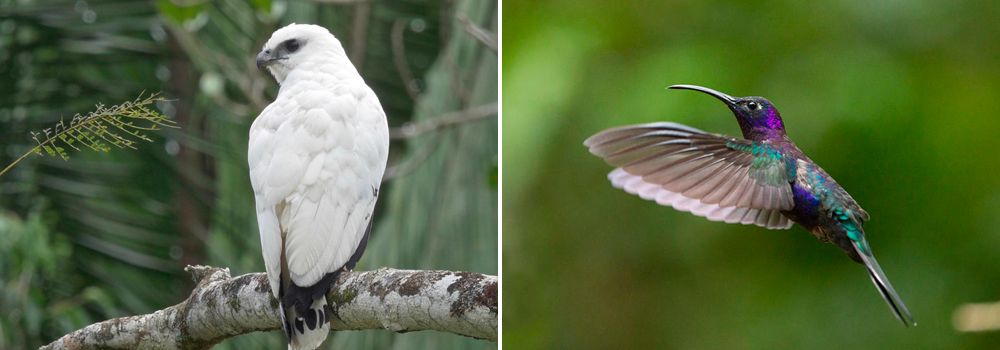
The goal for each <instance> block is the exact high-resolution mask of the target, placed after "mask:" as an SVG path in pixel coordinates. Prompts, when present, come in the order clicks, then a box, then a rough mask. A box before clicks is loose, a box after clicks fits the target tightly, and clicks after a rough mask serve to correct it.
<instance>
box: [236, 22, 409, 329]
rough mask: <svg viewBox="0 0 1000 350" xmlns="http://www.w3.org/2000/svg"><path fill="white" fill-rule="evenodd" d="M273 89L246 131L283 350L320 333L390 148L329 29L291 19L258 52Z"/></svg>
mask: <svg viewBox="0 0 1000 350" xmlns="http://www.w3.org/2000/svg"><path fill="white" fill-rule="evenodd" d="M257 67H258V68H260V69H263V68H265V67H266V68H267V70H268V71H270V73H271V74H272V75H273V76H274V78H275V79H276V80H277V81H278V84H279V85H280V89H279V90H278V97H277V98H276V99H275V101H274V102H272V103H271V104H270V105H268V106H267V108H264V111H263V112H261V113H260V116H258V117H257V119H256V120H255V121H254V122H253V126H251V127H250V147H249V152H248V153H249V154H248V160H249V162H250V182H251V184H252V185H253V190H254V198H255V199H256V202H257V223H258V226H259V228H260V243H261V248H262V250H263V253H264V263H265V266H266V268H267V277H268V280H269V281H270V284H271V291H272V293H273V294H274V296H275V297H276V298H277V299H278V301H279V302H280V305H281V310H282V323H283V328H284V331H285V335H287V336H288V344H289V345H288V347H289V349H315V348H316V347H318V346H319V345H320V344H321V343H322V342H323V340H324V339H326V336H327V334H328V333H329V329H330V325H329V321H330V317H332V316H333V315H332V314H331V308H330V307H329V306H327V303H326V297H325V295H326V292H327V291H328V290H329V288H330V285H331V283H333V282H335V281H336V280H337V276H338V275H339V274H340V272H341V271H345V270H349V269H352V268H354V265H355V264H356V263H357V261H358V259H359V258H360V257H361V254H362V252H363V251H364V249H365V245H366V243H367V241H368V232H369V231H370V230H371V221H372V212H373V211H374V210H375V201H376V199H377V198H378V189H379V185H380V184H381V183H382V174H383V173H384V172H385V166H386V160H387V156H388V153H389V129H388V126H387V123H386V119H385V113H384V112H383V111H382V106H381V105H380V104H379V101H378V98H376V97H375V93H374V92H372V89H371V88H369V87H368V85H366V84H365V82H364V80H362V79H361V75H359V74H358V71H357V69H355V68H354V65H352V64H351V61H350V60H348V58H347V55H346V54H345V53H344V48H343V47H342V46H341V45H340V41H338V40H337V38H335V37H334V36H333V35H332V34H330V32H329V31H327V30H326V29H325V28H323V27H320V26H316V25H306V24H291V25H288V26H286V27H284V28H281V29H278V30H277V31H275V32H274V34H272V35H271V39H269V40H268V41H267V43H266V44H265V45H264V49H263V51H261V52H260V53H259V54H258V55H257Z"/></svg>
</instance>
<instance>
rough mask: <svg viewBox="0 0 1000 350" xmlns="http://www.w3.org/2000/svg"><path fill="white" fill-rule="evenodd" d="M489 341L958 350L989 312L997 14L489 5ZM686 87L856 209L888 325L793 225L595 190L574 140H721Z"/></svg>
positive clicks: (592, 171) (846, 267) (998, 185)
mask: <svg viewBox="0 0 1000 350" xmlns="http://www.w3.org/2000/svg"><path fill="white" fill-rule="evenodd" d="M503 9H504V13H503V14H504V17H503V18H504V37H503V48H504V50H503V54H502V55H503V67H502V69H503V72H504V77H503V82H502V88H503V101H504V120H503V125H502V127H503V131H504V133H503V145H504V153H503V154H504V159H503V163H504V167H503V172H502V178H503V192H504V197H503V198H504V201H503V202H504V203H503V211H504V215H503V218H504V219H503V223H504V225H503V227H504V235H503V236H504V239H503V244H504V246H503V252H504V256H503V258H504V291H503V292H504V296H505V298H504V319H503V329H504V342H505V343H504V344H505V345H506V346H505V347H509V348H511V349H549V348H569V349H591V348H593V349H612V348H614V349H654V348H655V349H675V348H681V349H903V348H905V349H945V348H949V349H972V348H995V347H996V344H998V343H1000V333H996V332H992V333H973V334H969V333H959V332H957V331H955V330H954V329H953V327H952V323H951V322H952V321H951V318H952V312H953V311H954V310H955V308H956V307H957V306H959V305H961V304H963V303H967V302H986V301H994V300H997V299H1000V219H998V218H1000V175H998V174H997V171H998V170H1000V157H997V156H996V154H995V153H996V150H997V149H998V148H1000V141H998V139H997V135H998V133H1000V118H997V116H998V115H1000V105H998V104H997V103H995V101H996V97H997V96H1000V80H998V79H997V77H1000V64H998V61H997V57H1000V41H998V40H997V36H996V34H997V33H998V31H1000V24H998V23H1000V22H997V21H996V18H997V17H998V14H1000V3H998V2H996V1H948V2H940V1H891V2H869V1H856V0H839V1H829V2H808V1H767V2H756V1H629V2H611V1H598V0H586V1H568V0H563V1H544V2H539V1H527V0H509V1H505V2H504V6H503ZM680 83H687V84H698V85H704V86H708V87H712V88H716V89H719V90H721V91H723V92H727V93H730V94H732V95H736V96H746V95H760V96H765V97H768V98H769V99H770V100H771V101H772V102H774V103H775V104H776V106H778V108H779V110H780V111H781V112H782V115H783V116H784V118H785V125H786V127H787V129H788V131H789V134H790V136H791V137H792V138H793V139H794V140H796V141H797V143H798V144H799V146H800V147H801V148H802V149H803V150H804V151H805V152H806V153H808V154H809V155H810V156H811V157H812V159H814V160H815V161H817V162H818V163H820V165H822V166H823V167H824V168H825V169H826V170H827V171H828V172H830V173H831V174H832V175H833V176H834V177H835V178H837V180H838V182H839V183H840V184H841V185H843V186H845V187H846V188H847V189H848V190H849V191H850V192H851V193H852V195H853V196H854V198H856V199H857V200H858V202H859V203H860V204H861V205H862V206H863V207H864V208H866V209H867V210H868V211H869V212H870V213H871V215H872V218H873V219H872V221H871V222H869V223H868V224H867V225H866V226H865V227H866V230H867V232H868V234H869V240H870V241H871V243H872V247H873V249H874V251H875V253H876V256H878V258H879V260H880V262H881V263H882V267H883V268H884V269H885V270H886V273H887V274H888V276H889V277H890V278H891V280H892V281H893V284H894V285H895V287H896V288H897V289H898V291H899V292H900V293H901V295H902V297H903V299H904V300H905V301H906V302H907V305H908V306H909V308H910V310H911V311H913V313H914V315H915V316H916V318H917V321H918V322H919V326H917V328H912V329H906V328H903V327H902V326H901V325H900V324H899V322H897V321H896V320H895V319H894V318H893V317H892V315H891V313H890V312H889V310H888V308H887V307H886V306H885V304H884V302H883V301H882V300H881V299H880V298H879V296H878V294H877V292H876V291H875V289H874V287H873V286H872V284H871V282H870V281H869V280H868V277H867V276H866V275H865V272H864V270H863V268H862V267H861V266H860V265H857V264H855V263H853V262H851V261H850V260H849V259H848V258H847V257H845V256H844V254H842V253H841V252H840V251H839V250H837V249H836V248H835V247H833V246H830V245H825V244H820V243H818V242H817V241H816V239H815V238H813V237H812V236H811V235H810V234H808V233H807V232H806V231H805V230H803V229H801V228H799V227H796V228H793V229H792V230H789V231H767V230H764V229H760V228H757V227H751V226H740V225H725V224H721V223H715V222H709V221H707V220H705V219H703V218H699V217H695V216H693V215H691V214H688V213H681V212H677V211H674V210H672V209H670V208H663V207H659V206H657V205H656V204H655V203H652V202H649V201H644V200H641V199H639V198H637V197H634V196H631V195H628V194H626V193H624V192H622V191H619V190H615V189H613V188H611V187H610V186H609V185H608V181H607V179H606V178H605V175H606V174H607V172H608V171H610V170H611V168H610V167H609V166H607V165H606V164H603V162H602V161H600V160H599V159H598V158H596V157H594V156H592V155H590V154H589V153H588V152H587V150H586V149H585V148H584V147H583V146H582V142H583V140H584V139H585V138H586V137H588V136H590V135H592V134H593V133H596V132H598V131H600V130H602V129H604V128H607V127H611V126H616V125H623V124H631V123H642V122H650V121H658V120H670V121H676V122H681V123H685V124H688V125H691V126H694V127H696V128H700V129H703V130H708V131H712V132H718V133H724V134H728V135H739V128H738V126H737V124H736V122H735V121H734V119H733V117H732V116H731V114H730V113H729V112H728V110H727V109H725V108H724V107H723V105H722V104H720V103H719V102H718V101H717V100H715V99H712V98H709V97H707V96H705V95H703V94H699V93H695V92H689V91H674V90H671V91H666V90H664V87H666V86H668V85H671V84H680Z"/></svg>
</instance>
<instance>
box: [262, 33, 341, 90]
mask: <svg viewBox="0 0 1000 350" xmlns="http://www.w3.org/2000/svg"><path fill="white" fill-rule="evenodd" d="M337 56H339V57H346V55H345V54H344V48H343V47H342V46H341V45H340V41H339V40H337V38H335V37H334V36H333V34H330V31H328V30H326V28H323V27H320V26H317V25H313V24H295V23H292V24H289V25H287V26H285V27H283V28H281V29H278V30H276V31H275V32H274V34H271V39H268V40H267V43H265V44H264V49H263V50H261V51H260V53H258V54H257V68H258V69H264V68H265V67H266V68H267V70H268V71H270V72H271V75H273V76H274V79H276V80H277V81H278V84H281V82H283V81H284V80H285V77H287V76H288V74H289V73H290V72H291V71H293V70H294V69H295V68H296V67H298V66H301V65H302V64H303V63H305V62H310V61H316V60H325V59H330V58H331V57H337Z"/></svg>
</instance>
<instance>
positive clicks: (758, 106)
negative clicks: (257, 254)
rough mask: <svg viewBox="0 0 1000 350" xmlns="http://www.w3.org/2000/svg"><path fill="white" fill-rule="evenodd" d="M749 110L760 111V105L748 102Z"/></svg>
mask: <svg viewBox="0 0 1000 350" xmlns="http://www.w3.org/2000/svg"><path fill="white" fill-rule="evenodd" d="M747 108H749V109H752V110H758V109H760V104H757V102H754V101H750V102H747Z"/></svg>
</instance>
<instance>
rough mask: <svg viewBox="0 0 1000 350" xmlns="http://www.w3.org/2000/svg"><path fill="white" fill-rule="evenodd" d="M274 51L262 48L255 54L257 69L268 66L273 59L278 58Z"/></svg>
mask: <svg viewBox="0 0 1000 350" xmlns="http://www.w3.org/2000/svg"><path fill="white" fill-rule="evenodd" d="M274 56H276V55H275V53H274V51H271V50H264V51H261V52H260V53H258V54H257V69H258V70H264V68H265V67H267V66H270V65H271V64H272V63H274V62H275V61H277V60H279V59H280V58H279V57H274Z"/></svg>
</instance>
